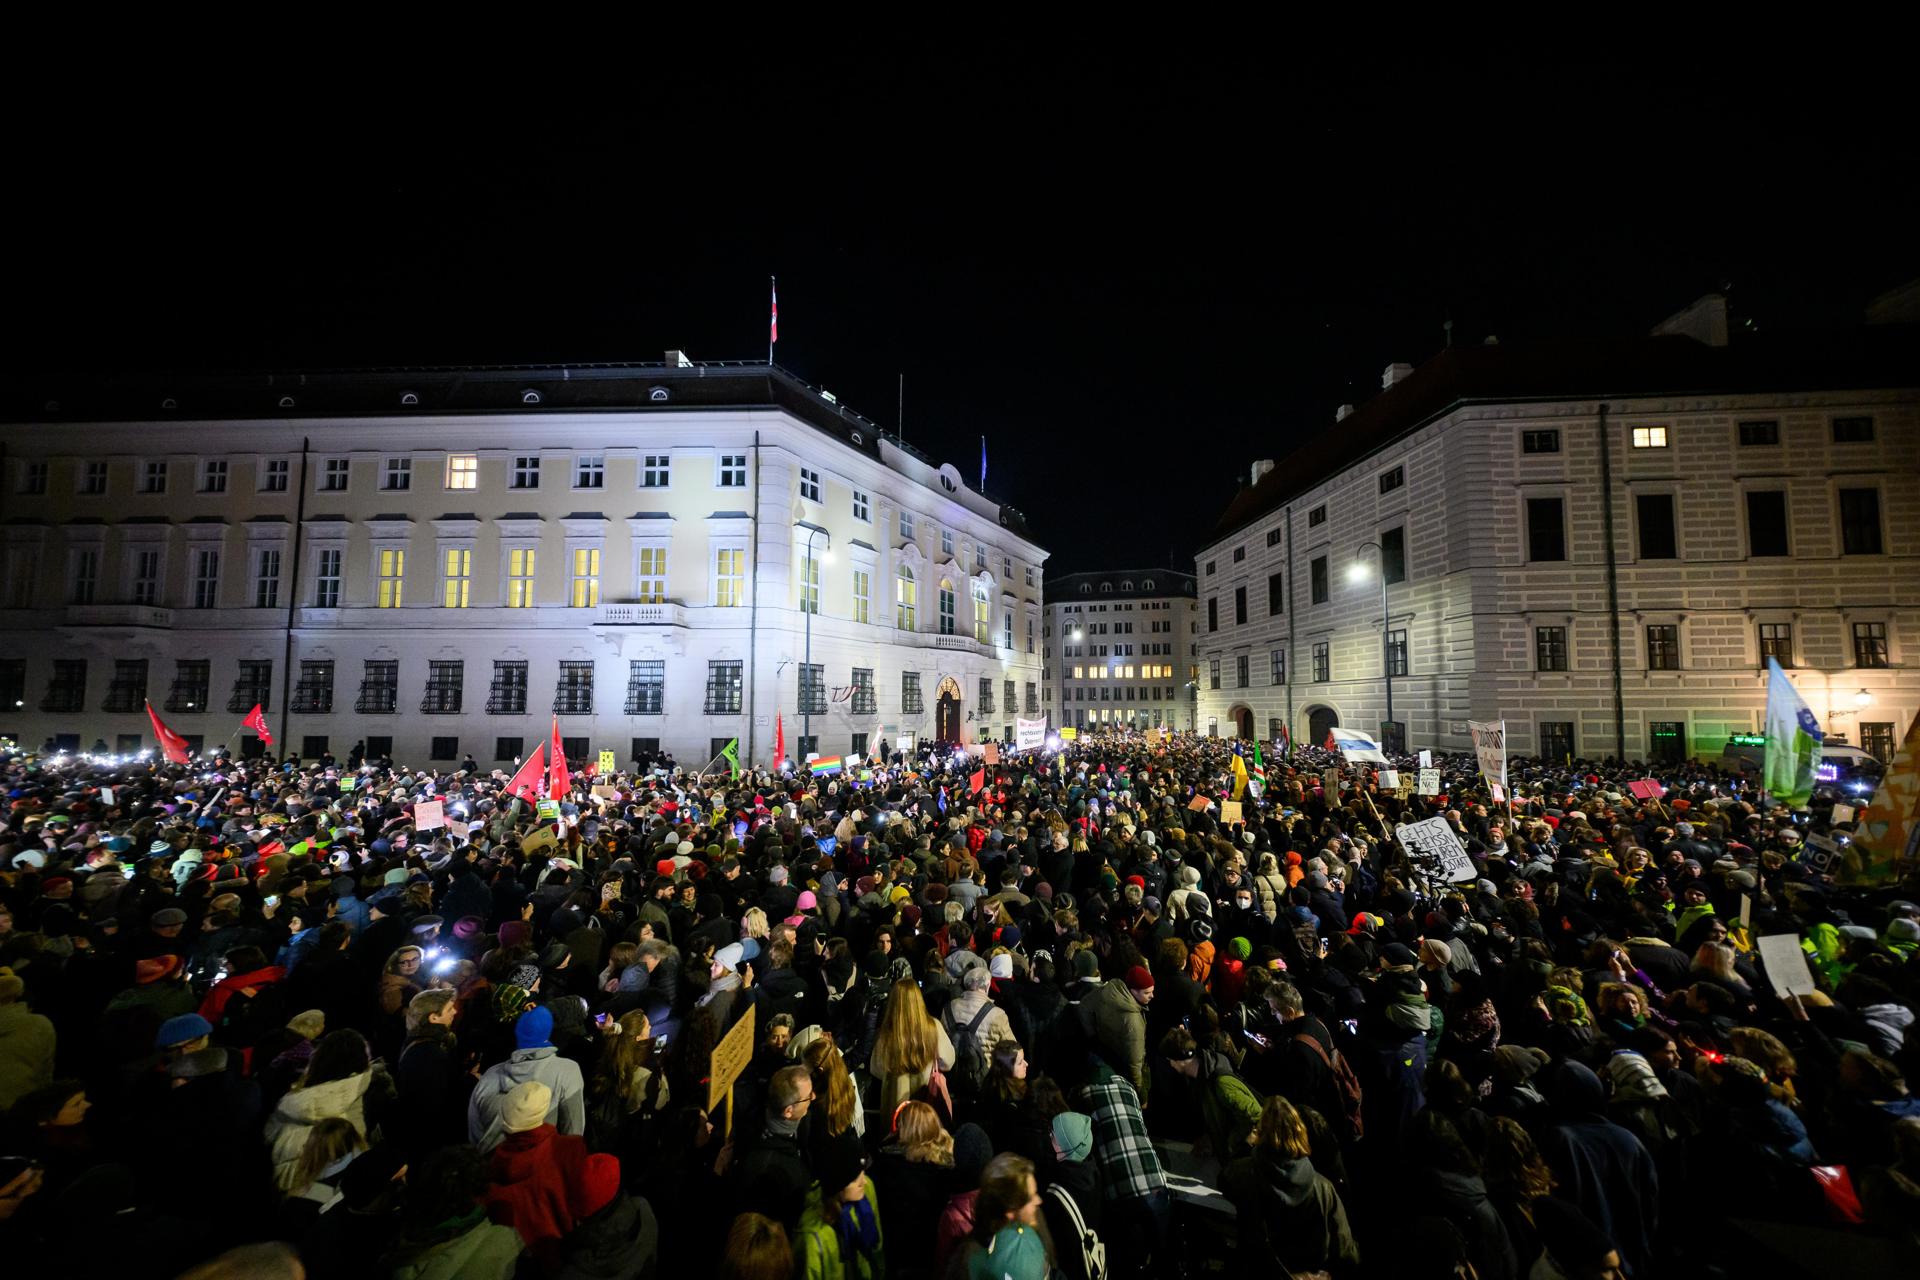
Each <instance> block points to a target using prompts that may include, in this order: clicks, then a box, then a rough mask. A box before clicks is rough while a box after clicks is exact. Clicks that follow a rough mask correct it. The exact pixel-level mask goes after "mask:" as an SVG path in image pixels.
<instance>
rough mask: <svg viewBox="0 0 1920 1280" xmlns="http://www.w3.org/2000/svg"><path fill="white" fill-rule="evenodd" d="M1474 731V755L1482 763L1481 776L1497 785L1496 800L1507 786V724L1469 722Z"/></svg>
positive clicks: (1495, 721)
mask: <svg viewBox="0 0 1920 1280" xmlns="http://www.w3.org/2000/svg"><path fill="white" fill-rule="evenodd" d="M1467 727H1468V728H1469V729H1471V730H1472V731H1473V754H1474V755H1475V756H1476V757H1478V758H1479V761H1480V776H1481V777H1483V778H1485V779H1486V780H1487V781H1488V782H1489V783H1492V784H1495V785H1494V790H1495V792H1496V794H1495V796H1494V799H1496V800H1498V799H1500V798H1501V796H1500V795H1499V794H1498V793H1499V792H1502V791H1504V790H1505V788H1506V785H1507V722H1506V721H1505V720H1488V721H1485V722H1482V721H1479V720H1469V721H1467Z"/></svg>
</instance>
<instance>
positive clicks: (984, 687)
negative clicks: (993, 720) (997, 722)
mask: <svg viewBox="0 0 1920 1280" xmlns="http://www.w3.org/2000/svg"><path fill="white" fill-rule="evenodd" d="M975 710H977V711H979V713H980V714H981V715H983V716H985V715H992V714H993V677H992V676H981V677H980V705H979V706H978V707H976V708H975Z"/></svg>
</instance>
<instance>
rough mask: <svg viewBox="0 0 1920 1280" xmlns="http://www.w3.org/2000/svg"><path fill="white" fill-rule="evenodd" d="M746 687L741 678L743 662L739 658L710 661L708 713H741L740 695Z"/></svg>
mask: <svg viewBox="0 0 1920 1280" xmlns="http://www.w3.org/2000/svg"><path fill="white" fill-rule="evenodd" d="M744 687H745V686H744V684H743V682H742V679H741V664H740V662H739V661H738V660H735V661H731V662H708V663H707V701H706V714H708V715H710V716H729V715H738V714H740V695H741V692H742V690H743V689H744Z"/></svg>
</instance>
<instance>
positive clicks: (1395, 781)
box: [1380, 769, 1400, 791]
mask: <svg viewBox="0 0 1920 1280" xmlns="http://www.w3.org/2000/svg"><path fill="white" fill-rule="evenodd" d="M1380 786H1381V788H1382V789H1383V790H1386V791H1398V790H1399V789H1400V771H1399V770H1398V769H1382V770H1381V771H1380Z"/></svg>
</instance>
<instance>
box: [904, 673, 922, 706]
mask: <svg viewBox="0 0 1920 1280" xmlns="http://www.w3.org/2000/svg"><path fill="white" fill-rule="evenodd" d="M926 709H927V704H926V703H925V702H923V701H921V699H920V673H919V672H918V671H902V672H901V673H900V710H901V712H902V713H904V714H906V715H921V714H924V713H925V711H926Z"/></svg>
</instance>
